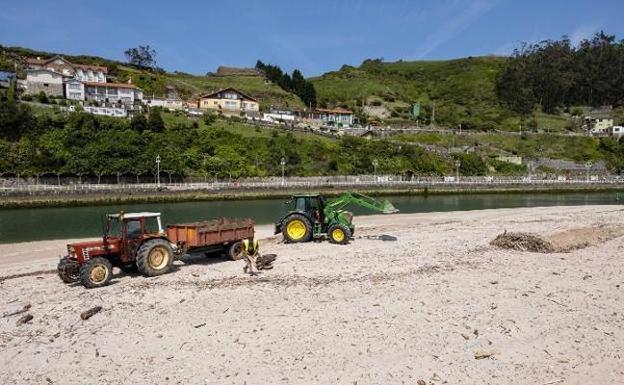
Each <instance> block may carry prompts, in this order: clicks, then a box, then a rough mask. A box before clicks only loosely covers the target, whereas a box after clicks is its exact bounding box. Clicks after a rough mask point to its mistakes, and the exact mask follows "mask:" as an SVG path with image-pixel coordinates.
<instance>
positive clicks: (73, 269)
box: [56, 256, 80, 283]
mask: <svg viewBox="0 0 624 385" xmlns="http://www.w3.org/2000/svg"><path fill="white" fill-rule="evenodd" d="M56 271H57V273H58V276H59V278H61V280H62V281H63V282H65V283H73V282H78V280H80V265H78V262H76V261H72V260H71V259H69V256H65V257H63V258H61V260H60V261H59V263H58V265H57V267H56Z"/></svg>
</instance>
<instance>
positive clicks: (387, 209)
mask: <svg viewBox="0 0 624 385" xmlns="http://www.w3.org/2000/svg"><path fill="white" fill-rule="evenodd" d="M382 204H383V208H382V210H381V212H382V213H384V214H393V213H398V212H399V209H397V208H396V207H394V206H393V205H392V203H390V202H389V201H387V200H384V201H383V202H382Z"/></svg>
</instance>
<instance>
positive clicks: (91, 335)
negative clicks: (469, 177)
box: [0, 206, 624, 384]
mask: <svg viewBox="0 0 624 385" xmlns="http://www.w3.org/2000/svg"><path fill="white" fill-rule="evenodd" d="M623 214H624V210H623V209H622V208H621V207H620V206H584V207H548V208H530V209H526V208H522V209H500V210H483V211H472V212H450V213H427V214H395V215H390V216H368V217H358V218H356V223H357V225H358V229H357V231H356V234H355V235H356V239H355V240H353V241H352V243H351V244H350V245H348V246H342V245H332V244H329V243H327V242H323V243H309V244H295V245H286V244H281V243H279V242H278V240H279V238H278V237H271V229H270V227H267V226H263V227H260V228H259V229H258V230H259V231H258V232H259V235H260V236H261V238H264V240H262V241H261V247H262V248H263V251H264V252H267V253H269V252H270V253H275V254H277V255H278V260H277V261H276V262H275V268H274V269H273V270H271V271H268V272H265V273H264V274H263V275H262V276H260V277H248V276H245V275H243V273H242V268H243V262H241V261H236V262H234V261H228V260H226V259H224V258H210V259H209V258H205V257H203V256H195V257H193V258H187V259H185V260H184V261H180V262H177V263H176V269H175V271H174V272H172V273H171V274H167V275H165V276H161V277H156V278H145V277H142V276H123V275H118V276H116V277H115V278H114V280H113V282H112V284H111V285H110V286H108V287H105V288H101V289H93V290H86V289H84V288H83V287H82V286H79V285H74V286H68V285H65V284H63V283H61V281H60V280H59V279H58V278H57V277H56V275H54V274H51V273H46V270H49V269H52V268H54V266H55V264H56V257H57V256H58V255H61V254H62V253H63V251H64V249H65V243H66V242H67V241H44V242H31V243H22V244H13V245H2V250H3V253H2V255H1V256H0V262H2V266H3V267H2V269H0V276H2V277H10V276H13V277H15V275H18V274H29V273H33V272H37V271H39V273H34V274H32V275H27V276H23V277H18V278H9V279H4V280H2V281H0V293H1V294H2V295H1V297H0V314H6V313H9V312H13V311H16V310H19V309H21V308H23V306H24V305H26V304H31V305H32V307H31V308H30V309H29V310H28V314H31V315H33V317H34V318H33V320H32V321H30V322H29V323H27V324H24V325H21V326H16V321H17V319H18V318H19V317H20V316H21V315H23V314H21V315H14V316H8V317H3V318H0V368H1V369H0V383H2V384H8V383H11V384H32V383H43V384H47V383H54V384H85V383H90V384H96V383H97V384H119V383H134V384H143V383H146V384H147V383H150V384H151V383H154V384H156V383H158V384H403V383H405V384H417V383H419V382H418V381H419V380H421V381H424V383H426V384H444V383H447V384H621V383H624V353H622V352H623V351H624V287H623V285H624V265H623V257H622V254H623V253H622V252H623V250H624V237H615V238H613V239H610V240H605V241H604V242H598V243H596V244H594V245H590V246H588V247H585V248H580V249H575V250H571V251H570V252H565V253H563V252H562V253H547V254H544V253H532V252H523V251H516V250H505V249H500V248H497V247H495V246H492V245H490V241H491V240H492V239H493V238H494V237H496V235H498V234H500V233H501V232H503V231H504V230H507V231H516V232H532V233H556V232H558V231H564V230H569V229H579V228H593V227H599V226H612V225H621V224H623V222H624V215H623ZM384 235H385V237H384ZM394 238H396V240H392V239H394ZM94 306H102V307H103V310H102V311H101V312H99V313H97V314H95V315H94V316H93V317H91V318H90V319H88V320H86V321H83V320H81V319H80V313H81V312H83V311H85V310H88V309H89V308H92V307H94ZM422 383H423V382H420V384H422Z"/></svg>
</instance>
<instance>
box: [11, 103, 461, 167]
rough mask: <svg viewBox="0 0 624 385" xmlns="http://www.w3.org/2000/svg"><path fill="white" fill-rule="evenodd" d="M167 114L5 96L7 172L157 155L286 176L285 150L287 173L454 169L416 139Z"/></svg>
mask: <svg viewBox="0 0 624 385" xmlns="http://www.w3.org/2000/svg"><path fill="white" fill-rule="evenodd" d="M50 111H52V112H50ZM160 114H161V112H160V110H159V109H157V108H156V109H152V110H151V115H150V116H149V117H148V118H147V119H146V118H145V117H143V116H142V115H137V116H135V117H133V118H132V119H130V120H126V119H118V118H109V117H100V116H95V115H91V114H86V113H81V112H76V113H71V114H66V113H62V112H58V111H56V112H55V111H54V110H49V109H46V110H45V112H39V111H38V110H33V109H32V108H31V107H29V106H27V105H24V104H16V103H8V102H0V174H2V173H20V174H21V175H42V174H44V173H62V174H72V175H116V174H117V173H130V174H144V175H149V174H151V173H153V172H154V168H155V164H154V159H155V157H156V155H160V156H161V159H162V162H161V170H163V171H164V172H171V173H173V174H177V175H196V176H209V177H219V178H225V177H229V176H231V177H233V178H237V177H253V176H269V175H280V174H281V165H280V160H281V158H282V157H284V158H285V159H286V173H287V175H304V176H305V175H345V174H364V173H372V172H373V160H374V159H377V160H378V162H379V165H378V171H379V172H383V173H393V174H394V173H404V172H409V171H412V172H415V173H417V174H421V175H440V174H442V173H446V172H448V171H449V170H451V168H452V165H451V161H450V160H449V159H444V158H442V157H440V156H438V155H435V154H431V153H427V152H425V151H424V150H422V149H420V148H418V147H415V146H399V145H396V144H393V143H390V142H385V141H367V140H365V139H359V138H354V137H348V138H344V139H342V140H340V141H336V140H331V139H327V138H320V137H317V136H313V135H305V134H298V135H295V134H292V133H286V134H282V133H279V132H278V131H274V130H265V129H260V128H255V127H253V126H250V125H247V124H245V123H241V122H237V121H227V120H222V119H217V120H216V121H214V122H211V123H210V124H206V123H205V122H204V120H203V119H200V120H197V121H192V120H189V119H187V118H184V117H181V116H176V115H175V114H162V115H163V116H164V117H161V116H160Z"/></svg>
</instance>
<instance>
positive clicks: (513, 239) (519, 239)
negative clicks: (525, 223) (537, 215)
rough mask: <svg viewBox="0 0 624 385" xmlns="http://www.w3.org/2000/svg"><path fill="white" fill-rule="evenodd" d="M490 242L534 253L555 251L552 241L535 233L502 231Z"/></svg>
mask: <svg viewBox="0 0 624 385" xmlns="http://www.w3.org/2000/svg"><path fill="white" fill-rule="evenodd" d="M490 244H491V245H493V246H497V247H500V248H502V249H511V250H519V251H532V252H534V253H552V252H554V251H555V248H554V246H553V245H552V243H550V242H549V241H548V240H546V239H544V238H542V237H541V236H539V235H537V234H531V233H508V232H504V233H502V234H499V235H498V236H497V237H496V238H494V239H493V240H492V242H490Z"/></svg>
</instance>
